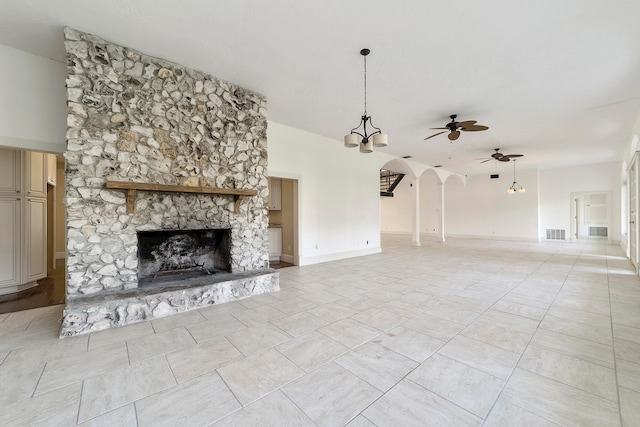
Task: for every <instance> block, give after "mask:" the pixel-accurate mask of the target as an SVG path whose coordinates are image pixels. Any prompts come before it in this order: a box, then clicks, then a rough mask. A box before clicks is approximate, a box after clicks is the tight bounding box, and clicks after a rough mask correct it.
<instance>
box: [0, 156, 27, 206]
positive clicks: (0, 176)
mask: <svg viewBox="0 0 640 427" xmlns="http://www.w3.org/2000/svg"><path fill="white" fill-rule="evenodd" d="M20 159H21V152H20V151H18V150H7V149H4V148H0V194H4V195H9V196H15V195H16V194H18V193H20V186H21V180H20V178H21V171H22V169H21V167H20V165H21V161H20Z"/></svg>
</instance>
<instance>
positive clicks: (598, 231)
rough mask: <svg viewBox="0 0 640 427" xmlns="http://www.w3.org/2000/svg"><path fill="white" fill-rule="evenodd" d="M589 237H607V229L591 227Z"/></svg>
mask: <svg viewBox="0 0 640 427" xmlns="http://www.w3.org/2000/svg"><path fill="white" fill-rule="evenodd" d="M589 236H599V237H607V236H608V234H607V227H589Z"/></svg>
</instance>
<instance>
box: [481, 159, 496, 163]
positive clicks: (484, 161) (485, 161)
mask: <svg viewBox="0 0 640 427" xmlns="http://www.w3.org/2000/svg"><path fill="white" fill-rule="evenodd" d="M489 160H493V159H487V160H483V161H482V162H480V163H487V162H488V161H489Z"/></svg>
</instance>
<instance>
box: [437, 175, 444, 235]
mask: <svg viewBox="0 0 640 427" xmlns="http://www.w3.org/2000/svg"><path fill="white" fill-rule="evenodd" d="M438 188H439V189H440V218H439V220H440V221H439V222H440V224H439V225H440V227H439V229H440V241H442V242H444V182H440V183H438Z"/></svg>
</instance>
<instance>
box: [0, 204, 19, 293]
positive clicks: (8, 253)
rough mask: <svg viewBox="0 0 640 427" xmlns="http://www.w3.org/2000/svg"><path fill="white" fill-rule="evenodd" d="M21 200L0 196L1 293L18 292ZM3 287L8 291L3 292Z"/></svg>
mask: <svg viewBox="0 0 640 427" xmlns="http://www.w3.org/2000/svg"><path fill="white" fill-rule="evenodd" d="M20 219H21V200H20V197H18V196H13V197H0V227H2V239H0V253H1V254H2V256H0V295H2V294H4V293H9V292H16V291H17V290H18V288H17V286H18V285H19V284H20V279H21V277H22V275H21V267H20V264H21V261H22V252H21V250H20V248H21V245H20V243H21V240H22V236H21V230H22V226H21V221H20ZM3 289H6V290H8V292H3Z"/></svg>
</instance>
